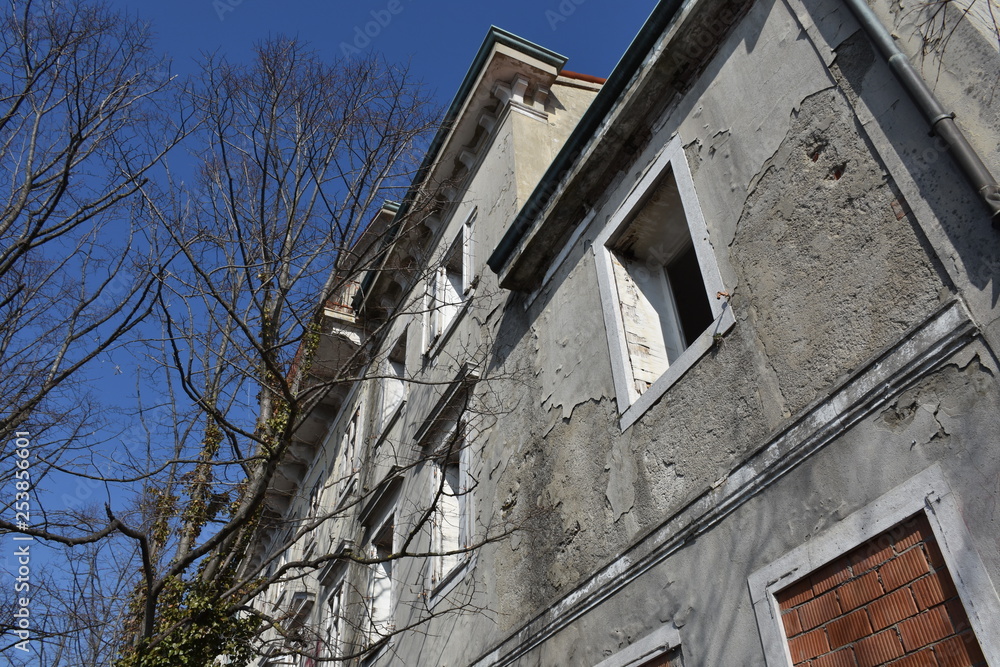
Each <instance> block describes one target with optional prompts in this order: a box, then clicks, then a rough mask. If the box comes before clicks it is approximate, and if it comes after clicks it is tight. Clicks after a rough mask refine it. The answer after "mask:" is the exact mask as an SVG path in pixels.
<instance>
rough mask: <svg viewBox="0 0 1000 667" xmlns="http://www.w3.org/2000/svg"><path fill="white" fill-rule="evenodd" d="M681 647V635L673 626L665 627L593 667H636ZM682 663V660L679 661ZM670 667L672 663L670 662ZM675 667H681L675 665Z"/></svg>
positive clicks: (681, 666)
mask: <svg viewBox="0 0 1000 667" xmlns="http://www.w3.org/2000/svg"><path fill="white" fill-rule="evenodd" d="M680 645H681V633H680V631H678V630H677V628H676V627H674V626H673V625H665V626H663V627H662V628H659V629H658V630H654V631H653V632H651V633H649V634H648V635H646V636H645V637H643V638H642V639H639V640H637V641H635V642H633V643H632V644H629V645H628V646H627V647H625V648H623V649H622V650H621V651H618V652H617V653H615V654H614V655H612V656H610V657H609V658H607V659H605V660H602V661H601V662H599V663H597V665H595V667H636V666H638V665H643V664H645V663H647V662H649V661H650V660H652V659H653V658H658V657H660V656H661V655H664V654H666V653H670V652H671V651H674V650H676V649H678V648H680ZM681 660H682V661H683V658H682V659H681ZM671 667H673V663H672V662H671ZM676 667H683V665H677V666H676Z"/></svg>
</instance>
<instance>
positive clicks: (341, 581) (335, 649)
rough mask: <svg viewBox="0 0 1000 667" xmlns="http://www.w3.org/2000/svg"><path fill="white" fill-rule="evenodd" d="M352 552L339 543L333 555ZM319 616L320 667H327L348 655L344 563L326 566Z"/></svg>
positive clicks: (332, 561)
mask: <svg viewBox="0 0 1000 667" xmlns="http://www.w3.org/2000/svg"><path fill="white" fill-rule="evenodd" d="M351 548H352V545H351V543H350V542H346V541H345V542H341V543H340V545H339V546H338V547H337V548H336V550H335V551H334V553H336V554H337V555H341V554H344V553H346V552H347V551H349V550H350V549H351ZM319 581H320V591H321V593H320V599H321V602H320V614H319V628H318V630H319V632H318V646H317V650H316V655H317V656H318V657H319V658H321V660H319V661H318V663H319V664H327V663H328V662H332V661H333V660H335V659H336V658H342V657H344V656H345V655H346V654H348V653H349V650H348V649H347V645H346V642H347V630H348V620H347V590H348V587H347V560H339V559H334V560H331V561H329V562H328V563H327V565H326V567H325V568H324V569H323V571H322V573H321V574H320V577H319Z"/></svg>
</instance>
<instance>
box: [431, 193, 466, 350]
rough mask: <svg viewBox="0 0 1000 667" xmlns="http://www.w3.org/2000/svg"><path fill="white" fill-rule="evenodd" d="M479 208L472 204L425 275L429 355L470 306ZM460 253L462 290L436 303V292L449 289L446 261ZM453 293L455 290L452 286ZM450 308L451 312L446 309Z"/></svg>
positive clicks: (438, 293) (445, 337) (442, 341)
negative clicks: (450, 299) (434, 264)
mask: <svg viewBox="0 0 1000 667" xmlns="http://www.w3.org/2000/svg"><path fill="white" fill-rule="evenodd" d="M477 212H478V209H476V208H473V209H472V211H471V212H470V213H469V215H468V216H467V217H466V219H465V222H464V223H463V224H462V227H461V229H460V230H459V232H458V234H457V235H456V236H455V238H454V239H453V240H452V242H451V244H450V245H449V246H448V249H447V250H446V251H445V253H444V255H443V257H442V259H441V264H439V265H438V266H437V267H436V268H435V269H434V271H433V273H432V274H431V275H430V276H428V279H427V289H426V290H425V297H424V302H425V303H424V312H425V326H424V332H425V333H424V338H425V340H424V349H425V350H426V354H427V356H428V357H433V356H435V355H436V354H437V353H438V351H439V350H440V349H441V348H442V347H443V345H444V343H445V341H447V340H448V338H449V337H450V336H451V334H452V332H453V331H454V329H455V326H456V325H457V324H458V322H459V320H461V319H462V315H464V314H465V312H466V311H467V310H468V308H469V304H470V303H471V301H472V297H473V295H475V292H476V285H477V283H478V276H477V274H476V264H475V259H476V258H475V243H474V239H473V232H474V230H475V221H476V215H477ZM456 252H457V253H459V256H460V260H461V263H462V267H461V271H462V276H461V293H460V294H456V298H457V300H456V301H455V303H450V302H449V303H442V304H439V303H438V301H439V300H440V297H439V295H440V294H444V293H447V292H449V291H451V289H450V286H451V279H450V278H449V276H448V270H447V261H448V258H449V257H451V256H452V255H453V254H454V253H456ZM454 291H455V292H456V293H457V292H458V290H454ZM449 312H450V315H448V313H449Z"/></svg>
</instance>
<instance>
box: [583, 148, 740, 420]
mask: <svg viewBox="0 0 1000 667" xmlns="http://www.w3.org/2000/svg"><path fill="white" fill-rule="evenodd" d="M594 252H595V255H596V257H597V266H598V278H599V284H600V289H601V300H602V303H603V309H604V319H605V326H606V328H607V331H608V344H609V348H610V351H611V357H612V364H613V372H614V377H615V389H616V393H617V395H618V404H619V410H620V412H621V413H622V428H623V429H624V428H627V427H628V426H629V425H631V424H632V423H634V421H635V420H636V419H637V418H638V416H639V415H641V414H642V413H643V412H644V411H645V410H646V409H648V407H649V406H650V405H652V404H653V403H654V402H655V401H656V400H657V399H658V398H659V397H660V396H661V395H662V394H663V392H664V391H666V389H667V387H669V386H670V385H671V384H672V383H673V382H675V381H676V380H677V379H678V378H679V377H680V376H681V375H682V374H683V373H684V372H685V371H686V370H687V369H688V368H690V367H691V365H692V364H693V363H694V362H695V361H696V360H697V359H698V358H699V357H700V356H701V355H702V354H704V353H705V352H707V351H708V350H709V349H711V347H712V345H713V344H714V343H715V342H716V337H718V336H721V335H722V334H723V333H724V332H725V331H726V330H727V329H728V328H729V327H731V326H732V324H733V323H734V322H735V320H734V318H733V317H732V313H731V312H729V309H728V302H727V301H726V300H725V299H724V298H722V297H723V296H724V295H725V289H724V286H723V283H722V278H721V276H720V274H719V269H718V265H717V263H716V260H715V255H714V251H713V249H712V246H711V244H710V243H709V241H708V229H707V227H706V225H705V221H704V218H702V215H701V209H700V207H699V205H698V200H697V196H696V195H695V192H694V184H693V181H692V180H691V174H690V172H689V171H688V168H687V163H686V162H685V160H684V152H683V148H682V146H681V144H680V140H679V139H678V138H677V137H674V138H673V139H672V140H671V141H670V143H669V144H668V145H667V146H666V147H665V148H664V149H663V151H662V152H661V153H660V155H659V156H658V157H657V158H656V159H655V160H654V162H653V164H652V165H651V166H650V168H649V169H648V170H647V171H646V173H645V174H644V175H643V176H642V178H641V179H640V180H639V182H638V183H637V184H636V186H635V188H634V189H633V190H632V192H631V193H630V194H629V195H628V197H626V199H625V201H624V203H623V204H622V205H621V207H620V208H619V209H618V210H617V211H616V212H615V214H614V215H613V216H611V219H610V221H609V222H608V224H607V226H606V227H605V229H603V230H602V231H601V232H600V234H599V235H598V237H597V240H596V241H595V243H594Z"/></svg>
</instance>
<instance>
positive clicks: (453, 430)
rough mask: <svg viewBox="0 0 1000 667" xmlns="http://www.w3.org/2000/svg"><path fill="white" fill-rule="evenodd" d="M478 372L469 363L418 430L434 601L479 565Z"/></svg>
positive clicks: (428, 578)
mask: <svg viewBox="0 0 1000 667" xmlns="http://www.w3.org/2000/svg"><path fill="white" fill-rule="evenodd" d="M477 379H478V377H477V376H476V374H475V373H474V372H473V371H472V369H471V368H469V367H468V366H465V367H463V368H462V369H461V370H460V371H459V373H458V376H457V377H456V378H455V380H454V381H453V382H452V383H451V384H450V385H449V387H448V389H447V390H446V391H445V392H444V394H443V395H442V396H441V397H440V398H439V400H438V402H437V403H436V404H435V406H434V408H433V409H432V410H431V411H430V414H429V415H428V417H427V419H426V420H425V421H424V423H423V425H422V426H421V427H420V428H419V429H418V431H417V433H416V441H417V443H418V448H419V450H420V452H421V454H420V455H421V457H422V458H423V461H424V463H423V464H422V467H421V470H422V473H421V474H422V476H423V477H422V478H423V479H424V480H426V482H425V483H426V484H427V487H426V488H427V503H428V507H429V509H430V521H429V522H428V523H429V524H430V536H429V547H430V555H429V557H428V558H427V564H426V569H425V582H426V583H425V589H426V592H427V597H428V601H429V604H430V605H431V606H434V605H435V604H437V602H438V601H440V600H441V599H443V598H444V597H445V596H446V595H448V593H449V592H450V591H451V590H452V589H454V588H455V587H456V586H457V585H458V584H459V583H460V582H461V581H463V580H464V579H465V577H466V575H468V574H469V573H470V572H471V571H472V570H473V568H474V567H475V561H476V557H475V552H474V551H472V550H471V547H472V546H473V544H474V543H475V519H474V517H475V508H474V498H475V490H476V478H475V476H474V474H475V473H474V465H473V464H474V462H476V461H477V458H476V457H477V456H478V445H477V442H478V440H479V432H478V431H477V429H476V427H475V425H474V423H473V422H474V420H473V417H474V415H475V411H474V410H473V409H470V406H471V403H472V401H473V387H474V384H475V382H476V380H477Z"/></svg>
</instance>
